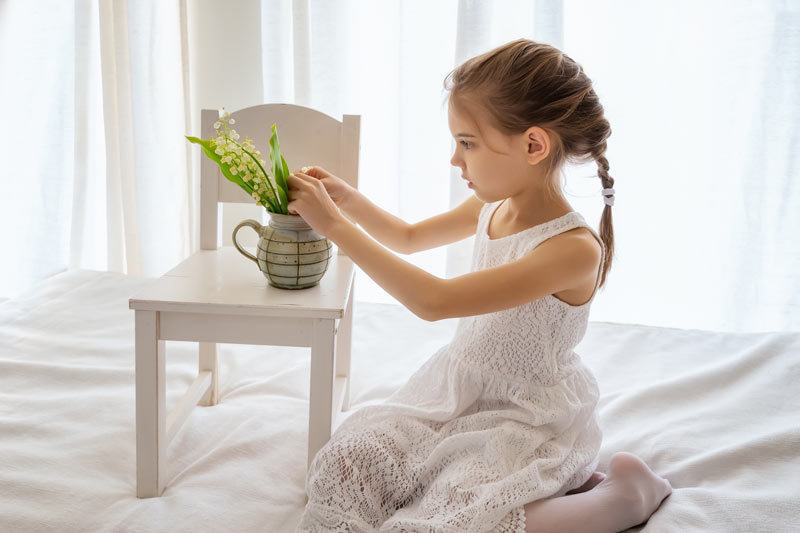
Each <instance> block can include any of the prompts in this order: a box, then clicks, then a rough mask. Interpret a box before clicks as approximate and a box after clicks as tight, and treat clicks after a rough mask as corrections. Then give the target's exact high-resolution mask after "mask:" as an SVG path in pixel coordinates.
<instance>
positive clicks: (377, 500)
mask: <svg viewBox="0 0 800 533" xmlns="http://www.w3.org/2000/svg"><path fill="white" fill-rule="evenodd" d="M445 89H446V90H448V91H449V99H448V121H449V126H450V129H451V133H452V134H453V136H454V138H455V139H456V141H457V148H456V151H455V153H454V155H453V157H452V160H451V163H452V164H453V165H454V166H456V167H458V168H460V169H461V173H462V177H463V178H464V179H465V180H468V181H469V187H470V188H472V189H473V190H474V191H475V196H474V197H470V198H469V199H467V200H466V201H465V202H464V203H463V204H461V205H460V206H459V207H457V208H455V209H453V210H452V211H450V212H447V213H444V214H441V215H438V216H436V217H433V218H431V219H429V220H425V221H422V222H419V223H417V224H414V225H407V224H405V223H404V222H402V221H401V220H399V219H397V218H396V217H394V216H392V215H390V214H389V213H386V212H385V211H383V210H381V209H379V208H378V207H377V206H375V205H374V204H372V203H370V202H369V201H368V200H367V199H366V198H365V197H364V196H363V195H362V194H360V193H359V192H357V191H356V190H354V189H352V188H351V187H349V186H348V185H347V184H346V183H345V182H344V181H343V180H341V179H339V178H337V177H336V176H333V175H331V174H330V173H328V172H326V171H325V170H324V169H322V168H319V167H311V168H310V169H308V168H307V167H304V168H303V169H302V171H300V172H295V173H294V174H293V175H292V176H290V178H289V181H288V183H289V185H290V203H289V211H290V212H291V213H293V214H298V215H300V216H302V217H303V218H304V219H305V220H306V221H307V222H308V223H309V224H310V225H311V226H312V227H313V228H314V229H315V230H316V231H318V232H319V233H321V234H323V235H326V236H327V237H328V238H330V239H331V240H332V241H333V242H335V243H336V244H337V245H338V246H339V247H340V248H341V249H342V250H343V251H344V252H345V253H346V254H347V255H348V256H349V257H350V258H351V259H352V260H353V261H354V262H355V263H356V264H357V265H358V266H359V267H360V268H361V269H362V270H363V271H364V272H366V273H367V275H369V276H370V277H371V278H372V279H374V280H375V281H376V282H377V283H378V284H380V285H381V286H382V287H383V288H384V289H386V290H387V291H388V292H389V293H390V294H392V295H393V296H394V297H396V298H397V299H398V300H399V301H400V302H401V303H402V304H404V305H405V306H406V307H408V309H409V310H411V311H412V312H413V313H415V314H416V315H418V316H420V317H421V318H423V319H425V320H429V321H435V320H440V319H442V318H454V317H460V320H459V322H458V327H457V329H456V333H455V336H454V338H453V340H452V341H451V342H450V343H449V344H447V345H445V346H443V347H442V348H441V349H439V350H438V351H437V352H436V353H435V354H433V356H431V358H430V359H428V360H427V361H426V362H425V363H424V364H423V365H422V366H421V367H420V368H419V369H418V370H417V371H416V372H415V373H414V374H413V375H412V376H411V378H410V379H409V381H408V383H406V384H405V385H404V386H403V387H401V388H400V390H398V391H397V392H395V393H394V394H393V395H392V396H391V397H389V398H388V399H387V400H386V401H385V402H384V403H383V404H381V405H371V406H366V407H364V408H362V409H360V410H358V411H356V412H355V413H353V414H352V415H350V416H349V417H348V418H347V419H345V421H344V422H343V423H342V424H341V425H340V426H339V427H338V428H337V430H336V431H335V432H334V434H333V435H332V436H331V439H330V441H329V442H328V443H327V444H326V445H325V446H324V447H323V448H322V449H320V451H319V452H318V453H317V455H316V456H315V457H314V460H313V461H312V464H311V467H310V469H309V472H308V476H307V479H306V491H307V493H308V503H307V505H306V508H305V511H304V513H303V516H302V519H301V522H300V524H299V526H298V528H297V531H358V532H361V531H377V530H380V531H436V532H439V531H447V532H450V531H453V532H455V531H459V532H462V531H469V532H484V531H509V532H510V531H513V532H523V531H536V532H543V531H548V532H550V531H564V532H573V531H587V532H615V531H622V530H625V529H627V528H629V527H632V526H635V525H637V524H639V523H641V522H643V521H645V520H647V519H648V517H649V516H650V515H651V514H652V513H653V512H654V511H655V509H656V508H657V507H658V506H659V504H660V503H661V501H662V500H663V499H664V498H666V497H667V496H668V495H669V494H670V493H671V492H672V488H671V486H670V484H669V481H667V480H666V479H664V478H662V477H659V476H658V475H656V474H655V473H653V472H652V471H651V470H650V468H649V467H648V466H647V465H646V464H645V463H644V462H643V461H642V460H641V459H640V458H638V457H637V456H635V455H633V454H630V453H626V452H618V453H616V454H614V455H613V456H612V457H611V460H610V463H609V469H608V475H605V474H603V473H600V472H595V468H596V467H597V465H598V462H599V458H598V454H599V450H600V443H601V438H602V436H601V432H600V429H599V427H598V423H597V416H596V405H597V400H598V396H599V391H598V387H597V382H596V381H595V379H594V377H593V376H592V374H591V372H590V371H589V369H588V368H587V367H586V366H585V365H584V364H583V363H582V361H581V359H580V357H579V356H578V354H577V353H575V352H574V351H573V348H574V347H575V346H576V345H577V344H578V342H580V340H581V339H582V338H583V335H584V333H585V331H586V327H587V323H588V317H589V308H590V304H591V302H592V300H593V299H594V296H595V294H596V291H597V289H598V288H599V287H601V286H603V285H604V284H605V280H606V277H607V275H608V270H609V268H610V266H611V257H612V255H613V250H614V239H613V232H612V221H611V206H612V205H613V198H614V196H613V194H614V189H613V185H614V180H613V179H612V178H611V176H609V174H608V169H609V164H608V161H607V160H606V158H605V152H606V139H607V138H608V137H609V135H610V134H611V128H610V126H609V123H608V121H607V120H606V119H605V118H604V115H603V107H602V106H601V105H600V102H599V101H598V98H597V94H596V93H595V91H594V90H593V89H592V82H591V80H590V79H589V78H588V77H587V76H586V74H585V73H584V71H583V69H582V67H581V66H580V65H578V64H577V63H576V62H575V61H573V60H572V59H570V58H569V57H568V56H567V55H565V54H564V53H562V52H561V51H559V50H558V49H556V48H554V47H552V46H549V45H547V44H541V43H536V42H532V41H529V40H524V39H520V40H516V41H513V42H510V43H508V44H506V45H503V46H500V47H498V48H496V49H494V50H492V51H490V52H487V53H485V54H483V55H480V56H477V57H474V58H472V59H470V60H468V61H466V62H465V63H464V64H462V65H461V66H459V67H458V68H456V69H455V70H454V71H452V72H451V73H450V74H449V75H448V76H447V78H445ZM590 160H595V161H596V162H597V165H598V174H599V177H600V180H601V183H602V186H603V196H604V201H605V207H604V210H603V215H602V219H601V222H600V235H598V234H597V233H595V231H594V230H593V229H592V228H591V227H590V226H589V225H588V224H587V223H586V221H585V220H584V219H583V217H582V216H581V215H580V214H579V213H578V212H577V211H575V210H573V209H572V207H571V206H570V205H569V203H568V202H567V201H566V199H565V198H564V196H563V194H562V193H561V189H560V186H559V183H558V177H559V175H560V173H561V170H562V167H563V165H564V164H565V163H566V162H585V161H590ZM340 208H341V209H342V210H344V211H345V212H346V213H347V214H348V215H349V216H350V217H351V218H352V219H353V220H355V221H356V222H357V223H359V224H360V225H361V227H362V228H364V229H365V230H366V231H367V232H368V233H369V234H370V235H372V236H373V237H375V239H377V240H378V241H380V242H382V243H384V244H385V245H387V246H388V247H390V248H392V249H394V250H396V251H398V252H401V253H413V252H416V251H420V250H425V249H428V248H432V247H435V246H441V245H443V244H447V243H451V242H455V241H458V240H461V239H464V238H466V237H468V236H469V235H473V234H474V235H476V240H475V248H474V252H473V260H472V269H471V272H470V273H468V274H466V275H463V276H459V277H456V278H450V279H441V278H438V277H435V276H433V275H431V274H429V273H427V272H425V271H424V270H421V269H419V268H417V267H415V266H413V265H411V264H409V263H407V262H405V261H403V260H402V259H400V258H399V257H397V256H395V255H394V254H392V253H391V252H389V251H387V250H386V249H384V248H383V247H381V246H380V245H379V244H378V243H376V242H375V241H373V240H372V239H370V238H369V237H368V236H367V235H365V234H364V233H363V232H362V231H361V230H359V229H358V228H357V227H356V226H355V225H354V224H353V223H352V222H350V221H349V220H348V219H347V218H345V217H344V215H343V214H342V213H341V212H340V211H339V209H340Z"/></svg>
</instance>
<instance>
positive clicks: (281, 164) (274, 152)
mask: <svg viewBox="0 0 800 533" xmlns="http://www.w3.org/2000/svg"><path fill="white" fill-rule="evenodd" d="M269 146H270V153H269V159H270V162H271V163H272V174H273V175H274V176H275V184H276V185H277V186H278V196H279V197H280V201H281V208H282V209H283V213H284V214H287V215H288V214H289V209H288V207H287V206H288V205H289V199H288V196H287V194H288V192H289V186H288V185H287V183H286V178H287V177H288V176H289V167H288V166H287V165H286V161H285V160H284V159H283V156H282V155H281V145H280V141H278V126H277V124H273V125H272V136H271V137H270V138H269Z"/></svg>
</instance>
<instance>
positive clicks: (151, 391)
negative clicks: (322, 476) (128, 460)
mask: <svg viewBox="0 0 800 533" xmlns="http://www.w3.org/2000/svg"><path fill="white" fill-rule="evenodd" d="M135 320H136V335H135V343H136V497H137V498H152V497H157V496H161V493H162V492H163V491H164V486H165V482H164V481H165V477H166V466H165V464H166V450H167V422H166V417H167V410H166V394H165V393H166V386H165V385H166V381H165V380H166V373H165V364H166V361H165V353H164V350H165V346H164V341H163V340H161V339H159V338H158V337H159V327H158V321H159V313H158V312H157V311H136V318H135Z"/></svg>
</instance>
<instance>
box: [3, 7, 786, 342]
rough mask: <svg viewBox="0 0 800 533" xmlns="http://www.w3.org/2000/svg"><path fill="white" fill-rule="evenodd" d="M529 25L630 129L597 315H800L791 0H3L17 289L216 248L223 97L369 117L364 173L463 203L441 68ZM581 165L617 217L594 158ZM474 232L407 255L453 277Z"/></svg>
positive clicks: (379, 190)
mask: <svg viewBox="0 0 800 533" xmlns="http://www.w3.org/2000/svg"><path fill="white" fill-rule="evenodd" d="M31 27H37V28H39V30H40V31H37V32H36V33H35V36H34V33H33V32H31V31H30V30H29V28H31ZM518 37H526V38H530V39H534V40H538V41H543V42H548V43H551V44H553V45H555V46H557V47H559V48H561V49H563V50H564V52H565V53H567V54H568V55H570V56H571V57H572V58H573V59H575V60H576V61H578V62H579V63H581V64H582V65H583V67H584V69H585V70H586V72H587V74H588V75H589V77H591V78H592V80H593V81H594V85H595V89H596V91H597V92H598V94H599V96H600V100H601V102H602V103H603V105H604V107H605V109H606V115H607V118H608V119H609V121H610V123H611V126H612V129H613V134H612V136H611V138H610V139H609V149H608V153H607V157H608V160H609V162H610V165H611V169H610V173H611V175H612V176H613V177H614V179H615V180H616V182H615V188H616V191H617V193H616V196H617V200H616V203H615V205H614V207H613V215H614V230H615V238H616V257H615V262H614V265H613V268H612V270H611V272H610V276H609V278H608V284H607V286H606V288H605V289H604V290H603V291H602V292H601V293H600V294H599V295H598V297H597V299H596V300H595V303H594V304H593V309H592V317H591V318H592V320H603V321H612V322H626V323H641V324H651V325H660V326H667V327H680V328H698V329H713V330H727V331H764V330H789V329H795V330H796V329H799V328H800V290H798V289H800V287H799V285H800V239H798V238H797V237H796V236H795V233H796V232H797V230H798V229H800V188H798V186H797V170H796V169H797V168H798V162H799V161H798V160H799V159H800V141H798V127H797V124H798V121H799V120H800V103H799V102H798V96H797V95H798V91H797V87H798V86H800V84H799V83H798V81H800V79H798V78H800V7H798V4H797V3H795V2H790V1H782V0H773V1H770V2H766V1H765V2H760V3H754V2H749V1H745V0H736V1H721V0H720V1H707V2H692V1H689V0H670V1H668V2H667V1H659V2H656V1H651V2H636V1H632V0H631V1H591V2H589V1H586V2H577V1H574V2H573V1H565V2H561V1H558V0H549V1H544V0H538V1H536V2H534V1H530V0H518V1H504V2H489V1H485V2H479V1H467V0H461V1H456V0H449V1H441V2H429V1H426V0H403V1H399V0H395V1H383V2H366V1H356V0H350V1H338V2H329V1H324V0H294V1H292V0H275V1H271V0H262V1H260V2H259V1H257V0H233V1H228V2H224V3H223V2H215V1H213V0H197V1H193V2H188V3H186V4H184V3H183V2H175V1H173V2H160V3H156V2H133V1H129V2H127V3H125V2H113V3H112V2H109V1H100V2H98V1H97V0H83V1H75V2H73V3H67V2H55V1H53V2H42V3H30V2H24V1H22V0H4V1H0V80H1V83H2V85H0V101H2V102H4V103H5V104H6V105H5V110H6V112H5V114H4V115H5V116H4V118H5V127H4V128H2V129H0V160H2V161H3V167H2V173H3V174H2V180H0V236H2V237H3V241H2V244H3V260H2V264H1V266H0V297H1V296H13V295H14V294H16V293H18V292H19V291H21V290H24V288H25V287H28V286H30V285H31V284H32V283H34V282H35V281H37V280H39V279H42V278H43V277H46V276H47V275H50V274H52V273H55V272H57V271H59V270H63V269H64V268H70V267H72V268H98V269H111V270H115V271H120V272H127V273H130V274H139V275H147V276H157V275H160V274H161V273H163V272H164V271H165V270H167V269H168V268H170V267H171V266H172V265H174V264H176V263H177V262H178V261H180V259H182V258H183V257H185V256H186V255H188V254H189V253H190V252H191V251H193V250H196V249H197V237H196V235H197V227H198V221H197V210H196V209H195V207H194V206H195V205H196V203H197V191H198V188H197V186H196V185H197V170H198V165H197V163H198V162H199V157H200V155H199V152H198V151H191V150H190V149H188V148H187V143H186V142H185V139H184V138H183V135H184V134H197V133H198V130H199V109H201V108H203V107H206V108H208V107H212V108H214V107H216V108H218V107H222V106H223V105H224V106H225V107H226V108H227V109H237V108H240V107H245V106H247V105H253V104H257V103H261V102H263V101H270V102H294V103H299V104H303V105H308V106H311V107H315V108H317V109H319V110H321V111H323V112H326V113H328V114H330V115H332V116H335V117H337V118H338V117H340V116H341V115H342V114H344V113H356V114H361V115H362V142H361V154H362V156H361V157H362V159H361V170H360V189H361V190H362V191H363V192H364V193H365V194H366V195H367V196H368V197H369V198H370V199H372V201H373V202H375V203H376V204H378V205H379V206H381V207H382V208H384V209H386V210H388V211H390V212H393V213H395V214H396V215H398V216H400V217H401V218H403V219H405V220H407V221H409V222H416V221H419V220H422V219H424V218H427V217H430V216H433V215H435V214H438V213H440V212H442V211H445V210H447V209H450V208H452V207H454V206H455V205H457V204H458V203H460V202H461V201H463V200H464V199H465V198H466V197H467V196H468V195H469V194H471V193H470V192H469V190H468V189H465V188H464V185H463V182H462V181H461V180H460V179H459V178H458V174H457V173H456V172H454V170H453V169H452V168H451V167H450V165H449V159H450V155H451V153H452V150H453V148H454V145H453V142H452V140H451V138H450V133H449V130H448V128H447V115H446V108H445V107H443V93H442V81H443V79H444V77H445V75H446V74H447V73H448V72H449V71H450V70H451V69H452V68H453V67H454V66H455V65H457V64H458V63H460V62H462V61H463V60H465V59H467V58H468V57H471V56H473V55H475V54H478V53H481V52H483V51H485V50H488V49H490V48H492V47H494V46H497V45H499V44H502V43H504V42H506V41H509V40H511V39H515V38H518ZM23 140H24V142H23ZM302 164H313V162H290V166H292V167H295V166H300V165H302ZM566 177H567V184H566V187H567V198H568V199H569V200H570V202H571V203H572V205H573V207H574V208H575V209H577V210H578V211H580V212H581V213H583V214H584V216H585V217H586V219H587V220H588V221H589V222H590V223H591V224H593V225H594V226H595V227H597V223H598V222H599V216H600V213H601V211H602V207H603V203H602V199H601V197H600V188H601V186H600V180H599V179H598V178H597V176H596V167H595V166H594V165H585V166H581V167H570V168H568V169H566ZM226 207H229V206H226ZM230 212H231V211H230V210H229V211H228V213H230ZM245 216H251V215H249V214H248V215H244V214H243V211H235V210H234V211H233V215H227V218H226V217H223V221H224V223H225V224H228V226H229V227H230V225H231V224H234V223H235V222H236V221H238V220H240V219H241V218H244V217H245ZM224 233H227V231H225V232H224ZM473 239H474V238H469V239H466V240H464V241H462V242H459V243H455V244H452V245H450V246H447V247H443V248H441V249H438V250H429V251H426V252H422V253H419V254H415V255H413V256H401V257H402V258H403V259H405V260H407V261H410V262H412V263H414V264H416V265H418V266H420V267H421V268H424V269H426V270H428V271H430V272H432V273H434V274H436V275H438V276H441V277H452V276H456V275H459V274H462V273H464V272H467V271H468V269H469V261H470V252H471V247H472V243H473ZM357 283H358V288H357V298H358V299H362V300H370V301H384V302H395V301H394V299H393V298H391V296H389V295H388V294H387V293H385V292H384V291H383V290H382V289H381V288H380V287H379V286H377V285H376V284H375V283H374V282H372V280H371V279H370V278H368V277H367V276H366V275H364V274H363V272H361V271H359V272H358V275H357Z"/></svg>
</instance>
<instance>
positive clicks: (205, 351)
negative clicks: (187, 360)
mask: <svg viewBox="0 0 800 533" xmlns="http://www.w3.org/2000/svg"><path fill="white" fill-rule="evenodd" d="M198 344H200V351H199V355H198V357H197V366H198V369H197V370H198V372H202V371H204V370H210V371H211V386H210V387H209V388H208V391H207V392H206V393H205V394H203V396H201V397H200V401H199V402H197V405H203V406H212V405H217V402H219V350H218V349H217V343H216V342H200V343H198Z"/></svg>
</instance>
